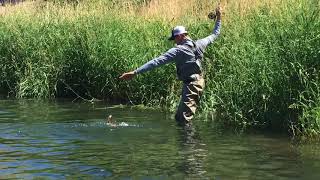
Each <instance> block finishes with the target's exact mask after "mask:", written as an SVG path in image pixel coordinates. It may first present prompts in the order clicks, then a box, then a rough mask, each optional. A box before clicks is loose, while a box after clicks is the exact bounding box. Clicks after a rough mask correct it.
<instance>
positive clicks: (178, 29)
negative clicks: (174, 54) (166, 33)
mask: <svg viewBox="0 0 320 180" xmlns="http://www.w3.org/2000/svg"><path fill="white" fill-rule="evenodd" d="M180 34H188V31H187V30H186V28H185V27H184V26H176V27H175V28H173V29H172V31H171V37H169V40H174V37H175V36H177V35H180Z"/></svg>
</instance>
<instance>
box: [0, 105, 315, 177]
mask: <svg viewBox="0 0 320 180" xmlns="http://www.w3.org/2000/svg"><path fill="white" fill-rule="evenodd" d="M110 114H112V115H113V117H114V119H115V121H116V123H115V124H109V123H107V122H106V117H107V116H108V115H110ZM166 117H167V116H166V115H165V114H164V113H160V112H150V111H135V110H133V109H130V108H129V109H125V108H116V107H113V108H111V107H106V106H105V105H104V104H94V105H92V104H76V103H69V102H37V101H27V100H26V101H10V100H7V101H5V100H0V179H34V178H45V179H79V178H80V179H217V180H218V179H286V180H287V179H290V180H291V179H319V178H320V172H318V170H319V168H320V163H319V159H320V156H319V154H320V146H319V145H318V144H312V145H294V144H292V143H291V142H290V140H289V139H288V138H285V137H281V136H278V135H263V134H260V135H241V136H240V135H235V134H228V133H221V132H217V131H216V130H214V129H213V128H212V127H211V126H212V124H210V123H204V122H202V123H195V124H194V126H192V127H190V128H187V129H184V128H181V127H178V126H176V125H175V121H174V120H173V119H170V118H166Z"/></svg>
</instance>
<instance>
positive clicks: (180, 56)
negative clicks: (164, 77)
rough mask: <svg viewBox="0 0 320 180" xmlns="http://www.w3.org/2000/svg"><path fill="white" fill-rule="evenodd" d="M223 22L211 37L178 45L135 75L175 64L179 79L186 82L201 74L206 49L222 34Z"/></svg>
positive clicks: (218, 22)
mask: <svg viewBox="0 0 320 180" xmlns="http://www.w3.org/2000/svg"><path fill="white" fill-rule="evenodd" d="M220 28H221V21H220V20H218V21H216V23H215V26H214V30H213V32H212V34H211V35H209V36H207V37H205V38H203V39H199V40H197V41H195V42H193V41H192V40H191V39H186V40H185V41H183V42H181V43H179V44H177V45H176V46H175V47H173V48H171V49H169V50H168V51H167V52H165V53H164V54H163V55H161V56H159V57H157V58H155V59H152V60H151V61H149V62H147V63H145V64H144V65H142V66H141V67H139V68H138V69H136V70H135V73H137V74H139V73H143V72H146V71H149V70H151V69H154V68H156V67H159V66H161V65H164V64H167V63H170V62H175V64H176V68H177V75H178V78H179V79H180V80H182V81H186V80H187V79H188V78H190V76H191V75H193V74H200V73H201V60H202V57H203V54H204V52H205V49H206V47H207V46H208V45H209V44H211V43H212V42H213V41H214V40H216V39H217V37H218V36H219V34H220Z"/></svg>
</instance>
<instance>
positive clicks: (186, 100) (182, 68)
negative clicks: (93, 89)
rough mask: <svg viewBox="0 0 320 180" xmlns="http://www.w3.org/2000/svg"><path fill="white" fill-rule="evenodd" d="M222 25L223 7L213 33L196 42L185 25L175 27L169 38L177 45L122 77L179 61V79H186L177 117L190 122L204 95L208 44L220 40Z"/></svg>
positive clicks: (129, 78) (128, 77)
mask: <svg viewBox="0 0 320 180" xmlns="http://www.w3.org/2000/svg"><path fill="white" fill-rule="evenodd" d="M220 27H221V8H220V6H219V7H218V8H216V22H215V26H214V29H213V32H212V34H211V35H209V36H207V37H206V38H203V39H199V40H197V41H193V40H192V39H191V38H190V37H189V36H188V31H187V30H186V28H185V27H183V26H176V27H175V28H174V29H173V30H172V34H171V37H170V38H169V40H174V42H175V43H176V46H175V47H173V48H171V49H169V50H168V51H167V52H166V53H164V54H163V55H161V56H159V57H157V58H155V59H153V60H151V61H149V62H147V63H145V64H144V65H142V66H141V67H139V68H138V69H136V70H134V71H130V72H126V73H123V74H122V75H121V76H120V77H119V78H120V79H122V80H131V79H132V78H133V77H134V76H136V75H137V74H140V73H143V72H146V71H149V70H151V69H154V68H156V67H159V66H160V65H164V64H167V63H170V62H175V64H176V69H177V76H178V79H179V80H181V81H182V82H183V87H182V92H181V100H180V104H179V106H178V109H177V112H176V115H175V119H176V121H177V122H178V123H179V124H182V125H187V124H190V123H191V120H192V118H193V116H194V114H195V112H196V109H197V105H198V104H199V100H200V96H201V94H202V91H203V88H204V84H205V83H204V79H203V73H202V67H201V62H202V59H203V54H204V51H205V49H206V47H207V46H208V45H209V44H211V43H212V42H213V41H215V40H216V39H217V37H218V36H219V34H220Z"/></svg>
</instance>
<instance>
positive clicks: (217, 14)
mask: <svg viewBox="0 0 320 180" xmlns="http://www.w3.org/2000/svg"><path fill="white" fill-rule="evenodd" d="M221 14H222V7H221V5H220V4H219V5H218V7H217V8H216V16H217V18H219V19H220V18H221Z"/></svg>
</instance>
